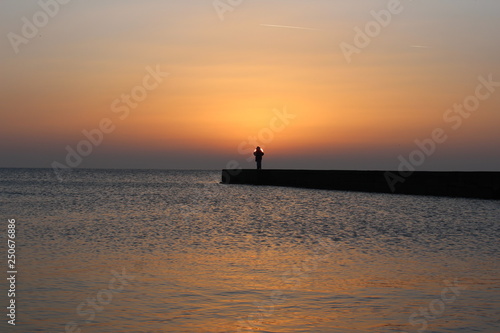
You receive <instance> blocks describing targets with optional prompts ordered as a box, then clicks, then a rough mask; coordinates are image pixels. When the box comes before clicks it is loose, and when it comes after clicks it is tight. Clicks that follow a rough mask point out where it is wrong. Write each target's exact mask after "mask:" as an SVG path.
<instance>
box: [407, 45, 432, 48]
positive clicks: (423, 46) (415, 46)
mask: <svg viewBox="0 0 500 333" xmlns="http://www.w3.org/2000/svg"><path fill="white" fill-rule="evenodd" d="M410 47H414V48H417V49H428V48H429V47H428V46H425V45H410Z"/></svg>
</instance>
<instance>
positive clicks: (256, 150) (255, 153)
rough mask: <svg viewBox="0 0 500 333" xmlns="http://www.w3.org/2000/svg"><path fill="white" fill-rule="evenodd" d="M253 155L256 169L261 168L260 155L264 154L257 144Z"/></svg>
mask: <svg viewBox="0 0 500 333" xmlns="http://www.w3.org/2000/svg"><path fill="white" fill-rule="evenodd" d="M253 156H255V162H257V170H260V169H262V156H264V151H263V150H262V149H261V148H260V147H259V146H257V148H255V150H254V152H253Z"/></svg>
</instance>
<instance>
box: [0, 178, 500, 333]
mask: <svg viewBox="0 0 500 333" xmlns="http://www.w3.org/2000/svg"><path fill="white" fill-rule="evenodd" d="M50 172H51V171H50V170H8V169H4V170H1V174H2V178H1V179H2V181H1V183H0V186H1V189H2V194H1V204H2V211H3V212H4V215H5V214H8V215H9V216H11V215H14V216H13V217H15V218H16V219H17V220H18V221H19V222H18V228H19V230H18V237H19V242H20V243H21V244H22V248H21V249H20V259H19V260H20V262H19V271H20V277H21V278H20V281H19V290H20V293H19V295H18V302H19V325H21V327H23V329H24V331H26V332H36V331H61V332H62V331H64V329H65V325H66V324H67V323H72V322H76V324H75V325H78V327H79V328H80V329H81V330H82V332H142V333H145V332H150V333H152V332H237V331H238V330H239V331H242V332H246V331H258V332H416V331H417V329H419V328H421V327H422V321H420V322H418V324H415V323H414V325H412V324H411V323H410V322H409V317H410V316H411V315H412V314H413V313H415V312H417V311H418V310H419V308H425V307H428V305H429V303H430V302H432V301H433V300H435V299H439V297H440V295H441V292H442V290H443V288H445V285H444V284H443V281H444V280H449V281H455V279H458V281H459V283H460V285H461V286H464V288H465V287H466V289H464V290H462V291H461V294H460V295H459V296H457V298H456V300H455V301H454V302H453V303H449V304H446V307H445V308H444V310H443V311H442V313H439V315H438V316H435V318H434V319H429V318H427V319H425V317H424V319H425V320H426V323H427V325H428V331H429V332H441V331H443V332H444V331H454V332H470V331H473V330H478V331H481V332H497V331H498V325H499V322H498V320H497V319H495V318H497V317H496V315H495V313H496V311H497V309H498V308H500V306H499V305H500V304H499V303H500V295H499V293H498V282H499V280H498V276H500V275H499V267H498V254H499V249H498V239H499V235H500V230H499V229H500V228H499V225H498V221H499V220H500V219H499V217H500V204H499V202H498V201H487V200H472V199H452V198H439V197H416V196H397V195H385V194H369V193H349V192H338V191H320V190H308V189H293V188H279V187H253V186H238V185H234V186H233V185H231V186H228V185H221V184H219V180H220V179H219V177H220V174H219V172H213V171H207V172H204V171H152V170H149V171H132V170H113V171H111V170H109V171H99V170H94V171H91V170H75V171H74V172H73V174H72V177H71V179H69V180H68V181H67V182H65V183H62V184H60V183H58V182H57V181H56V180H53V179H52V178H51V176H50ZM124 269H125V272H127V274H129V275H130V276H133V277H134V278H133V279H132V280H130V281H129V282H130V283H128V284H127V285H125V286H124V288H123V290H120V291H110V287H109V286H110V281H111V280H112V279H113V278H115V275H114V273H113V272H112V271H114V272H115V273H116V272H123V270H124ZM109 295H112V296H111V298H112V299H111V300H109V297H110V296H109ZM106 296H107V297H108V298H106ZM92 299H95V300H96V301H97V304H96V305H91V303H92V302H91V301H92ZM99 299H100V300H101V301H102V302H101V303H99ZM89 300H90V303H89ZM108 301H109V302H108ZM434 304H437V303H436V302H435V303H434ZM2 325H3V326H2ZM75 327H76V326H75ZM0 328H1V329H2V331H4V328H5V330H8V329H10V328H8V327H7V326H5V323H2V324H0Z"/></svg>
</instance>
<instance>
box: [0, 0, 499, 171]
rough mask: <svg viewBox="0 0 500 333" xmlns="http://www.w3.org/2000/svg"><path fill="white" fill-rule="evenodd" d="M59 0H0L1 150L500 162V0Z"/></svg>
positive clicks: (208, 165)
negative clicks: (259, 150) (260, 152)
mask: <svg viewBox="0 0 500 333" xmlns="http://www.w3.org/2000/svg"><path fill="white" fill-rule="evenodd" d="M59 1H60V2H62V3H63V4H61V3H59V2H56V0H41V1H28V0H23V1H18V0H2V1H1V2H0V29H1V32H2V35H3V36H2V38H1V39H0V40H1V42H0V57H1V60H2V61H1V64H0V68H1V76H0V77H1V81H0V85H1V86H0V96H1V102H2V103H1V109H0V167H48V168H50V167H51V166H52V165H53V163H54V162H55V161H56V162H58V163H60V165H65V166H70V167H92V168H94V167H95V168H98V167H105V168H107V167H112V168H129V167H132V168H161V169H169V168H186V169H222V168H224V167H226V166H227V164H228V162H229V161H231V160H235V161H237V164H238V165H240V166H241V167H244V168H253V167H254V164H255V163H254V162H253V161H248V160H247V158H248V157H249V156H250V155H251V152H252V150H253V148H254V147H255V144H260V145H261V146H262V147H264V149H265V152H266V155H265V156H264V162H263V166H264V168H311V169H397V168H398V165H399V164H400V160H401V158H403V159H406V160H408V161H410V162H409V163H413V164H414V165H415V166H416V167H417V169H419V170H436V169H437V170H493V171H500V155H499V154H498V151H499V146H500V130H499V129H500V126H499V125H500V83H497V82H500V42H499V39H498V33H499V32H500V20H499V18H500V1H498V0H440V1H436V0H414V1H410V0H402V1H400V2H399V4H398V1H397V0H389V1H376V0H370V1H365V0H356V1H348V0H308V1H305V0H304V1H298V0H275V1H270V0H265V1H264V0H242V1H237V0H232V1H230V2H231V3H232V5H231V4H229V2H228V0H217V1H213V0H183V1H173V0H141V1H139V0H134V1H132V0H104V1H89V0H85V1H84V0H72V1H68V0H64V1H63V0H59ZM66 2H67V3H66ZM214 4H215V5H214ZM42 7H45V9H43V8H42ZM166 73H168V75H167V74H166ZM480 78H482V79H480ZM488 81H489V83H488ZM464 103H465V106H463V107H462V106H461V104H464ZM454 105H455V108H454ZM85 131H88V132H87V136H90V137H91V138H92V140H94V142H93V143H92V142H91V141H92V140H89V139H88V138H87V136H86V135H85V134H84V133H85ZM88 133H90V134H88ZM433 133H434V134H433ZM443 138H444V139H443ZM416 140H419V141H420V142H424V144H421V146H422V147H423V148H419V147H418V145H417V144H416V143H415V141H416ZM431 140H432V141H431ZM68 149H69V150H68ZM68 151H72V152H73V153H71V154H70V155H72V156H71V157H69V159H68V156H67V155H68ZM75 154H78V155H79V156H77V157H75V156H74V155H75Z"/></svg>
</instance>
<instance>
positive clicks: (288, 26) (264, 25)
mask: <svg viewBox="0 0 500 333" xmlns="http://www.w3.org/2000/svg"><path fill="white" fill-rule="evenodd" d="M261 26H263V27H271V28H287V29H300V30H317V31H319V30H320V29H314V28H306V27H293V26H290V25H277V24H261Z"/></svg>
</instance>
